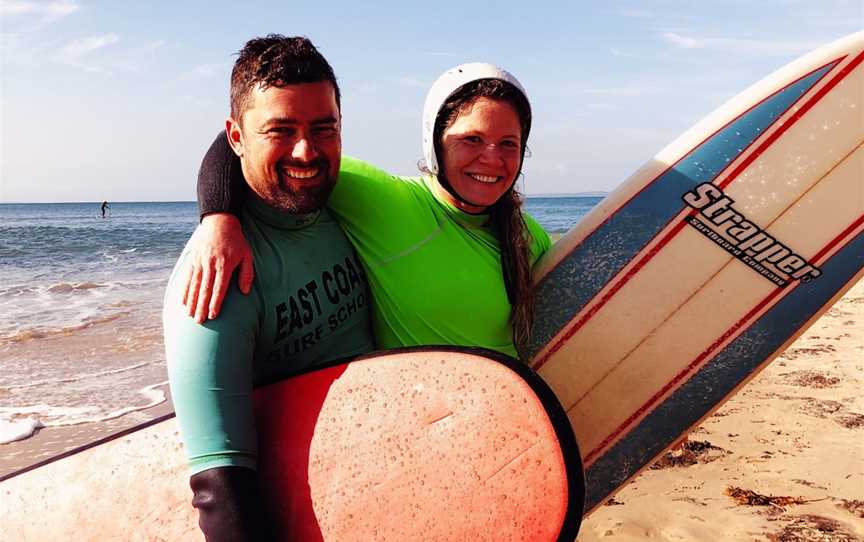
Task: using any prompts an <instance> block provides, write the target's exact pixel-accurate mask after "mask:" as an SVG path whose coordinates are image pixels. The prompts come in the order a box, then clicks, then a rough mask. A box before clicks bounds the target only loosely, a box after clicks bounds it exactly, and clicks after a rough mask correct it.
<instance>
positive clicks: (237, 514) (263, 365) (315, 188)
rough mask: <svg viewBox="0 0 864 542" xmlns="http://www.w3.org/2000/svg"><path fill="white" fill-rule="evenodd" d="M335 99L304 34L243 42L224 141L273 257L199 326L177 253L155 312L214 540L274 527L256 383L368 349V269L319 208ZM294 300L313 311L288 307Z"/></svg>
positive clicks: (197, 497) (336, 115) (332, 161)
mask: <svg viewBox="0 0 864 542" xmlns="http://www.w3.org/2000/svg"><path fill="white" fill-rule="evenodd" d="M339 104H340V98H339V87H338V85H337V83H336V78H335V76H334V75H333V70H332V69H331V67H330V65H329V64H328V63H327V61H326V60H325V59H324V57H323V56H321V54H320V53H319V52H318V51H317V50H316V49H315V47H314V46H313V45H312V43H311V42H309V40H307V39H306V38H289V37H284V36H278V35H270V36H267V37H265V38H258V39H253V40H250V41H249V42H248V43H246V45H245V47H244V48H243V49H242V50H241V51H240V54H239V57H238V58H237V61H236V63H235V65H234V69H233V71H232V74H231V115H230V117H229V118H228V119H227V121H226V131H225V132H226V133H225V136H227V137H225V136H223V137H222V139H223V140H224V141H225V142H226V146H228V145H230V146H229V147H228V148H229V152H233V153H236V155H237V156H239V157H240V161H241V166H240V167H241V168H242V170H243V172H244V173H245V181H244V182H245V184H246V186H247V187H248V191H249V195H248V197H247V198H246V201H245V202H244V204H243V205H242V207H241V212H240V217H239V219H234V220H237V223H238V227H242V228H243V230H244V231H245V232H246V235H247V238H248V240H249V243H250V244H251V246H252V249H253V250H255V251H256V253H257V254H267V255H268V257H267V258H265V259H262V261H260V262H258V273H257V276H256V277H255V279H254V288H253V293H252V294H250V295H242V294H241V293H240V292H239V291H238V290H237V289H236V288H232V289H231V290H229V292H228V293H227V295H226V299H225V303H226V307H229V309H228V310H227V311H226V314H225V315H224V316H223V317H222V318H220V319H218V320H215V321H212V322H206V323H205V324H203V325H201V324H198V323H196V322H195V321H194V320H193V319H191V318H189V317H188V315H187V314H186V311H185V309H184V307H183V306H182V305H180V304H179V303H178V302H177V301H176V298H177V297H179V296H180V293H179V291H178V289H184V290H185V282H184V280H185V276H184V275H183V274H182V269H184V263H185V262H186V261H187V260H188V259H189V258H190V253H189V252H188V251H184V253H183V254H182V255H181V257H180V259H179V261H178V263H177V266H176V267H175V270H174V273H173V274H172V277H171V280H170V282H169V286H168V294H167V295H166V299H169V300H170V301H169V302H167V303H166V304H165V307H164V313H163V319H164V330H165V351H166V356H167V360H168V373H169V379H170V383H171V392H172V396H173V400H174V407H175V409H176V412H177V418H178V421H179V424H180V430H181V434H182V437H183V441H184V444H185V448H186V453H187V456H188V460H189V466H190V470H191V477H190V486H191V488H192V491H193V493H194V496H193V500H192V504H193V506H194V507H196V508H197V509H198V512H199V522H198V523H199V526H200V528H201V530H202V532H203V533H204V535H205V537H206V539H207V540H208V542H215V541H223V540H224V541H228V540H230V541H245V540H254V541H258V540H273V539H276V538H277V536H276V535H274V533H273V530H272V528H271V525H272V524H273V523H272V522H271V519H270V518H269V517H268V513H267V512H266V507H264V506H263V505H262V503H261V498H260V493H259V485H258V483H259V482H258V476H257V474H256V469H257V461H258V454H257V446H258V443H257V436H256V433H255V420H254V418H253V414H252V412H253V408H252V388H253V383H254V384H256V385H257V384H266V383H268V382H273V381H276V380H281V379H284V378H285V377H287V376H291V375H293V374H296V373H297V372H300V371H302V370H304V369H307V368H308V367H310V366H315V365H318V364H321V363H323V362H326V361H329V360H333V359H337V358H344V357H349V356H356V355H358V354H362V353H365V352H368V351H370V350H372V349H373V342H372V335H371V322H370V315H369V292H368V288H367V283H366V277H365V275H364V274H363V272H362V267H361V265H360V263H359V261H358V260H357V257H356V254H355V253H354V251H353V249H352V248H351V244H350V243H349V242H348V239H347V238H346V237H345V234H344V233H343V231H342V230H341V229H340V227H339V225H338V224H337V222H336V221H335V220H334V218H333V217H332V216H331V214H330V213H329V211H327V210H326V209H324V208H323V207H324V204H325V202H326V201H327V197H328V196H329V194H330V192H331V191H332V190H333V186H334V184H335V183H336V178H337V174H338V171H339V163H340V157H341V150H342V139H341V111H340V105H339ZM296 254H304V255H305V257H304V258H296V257H294V256H295V255H296ZM334 277H339V278H342V279H344V281H342V280H340V285H339V290H338V294H339V295H338V297H337V296H333V295H326V294H325V291H330V290H328V288H331V289H332V288H333V285H332V282H333V278H334ZM328 281H329V282H328ZM298 285H302V286H300V289H299V290H298ZM331 293H332V292H331ZM313 299H314V304H313ZM298 300H299V303H300V304H301V305H303V306H304V307H306V308H307V309H308V310H306V311H305V312H304V314H303V315H302V316H297V317H296V318H295V312H296V310H297V307H298Z"/></svg>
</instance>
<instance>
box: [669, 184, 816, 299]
mask: <svg viewBox="0 0 864 542" xmlns="http://www.w3.org/2000/svg"><path fill="white" fill-rule="evenodd" d="M681 199H683V200H684V203H686V204H687V205H689V206H690V207H692V208H693V209H695V210H697V211H699V214H696V215H691V216H688V217H687V218H686V221H687V223H688V224H690V225H691V226H693V227H694V228H696V230H697V231H699V232H700V233H702V234H703V235H704V236H705V237H707V238H709V239H711V240H712V241H714V242H715V243H716V244H717V245H719V246H720V247H721V248H723V249H724V250H726V252H728V253H730V254H732V255H733V256H735V257H736V258H738V259H739V260H741V261H742V262H744V263H745V264H747V265H748V266H750V267H751V268H752V269H753V270H755V271H756V272H758V273H759V274H760V275H762V276H763V277H765V278H767V279H768V280H770V281H771V282H773V283H774V284H776V285H778V286H786V284H788V283H789V281H790V280H800V281H801V282H809V281H810V280H812V279H814V278H816V277H818V276H819V275H821V274H822V271H821V270H820V269H819V268H818V267H816V266H814V265H811V264H810V263H809V262H808V261H807V260H806V259H805V258H803V257H802V256H800V255H798V254H796V253H795V252H793V251H792V249H790V248H789V247H787V246H786V245H784V244H783V243H781V242H780V241H778V240H777V239H775V238H774V237H772V236H770V235H768V233H766V232H765V230H763V229H762V228H760V227H759V226H757V225H755V224H753V223H752V222H750V221H749V220H747V219H746V218H745V216H744V215H743V214H742V213H741V212H740V211H738V210H737V209H735V208H734V207H732V204H733V203H735V200H733V199H732V198H730V197H729V196H727V195H726V194H724V193H723V191H722V190H721V189H720V188H718V187H716V186H714V185H713V184H711V183H702V184H700V185H699V186H697V187H696V188H694V189H693V190H691V191H690V192H687V193H686V194H684V195H683V196H681Z"/></svg>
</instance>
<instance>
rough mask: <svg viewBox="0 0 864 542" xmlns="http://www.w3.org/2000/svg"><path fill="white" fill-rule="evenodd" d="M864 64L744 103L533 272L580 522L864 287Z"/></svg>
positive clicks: (854, 57) (792, 70)
mask: <svg viewBox="0 0 864 542" xmlns="http://www.w3.org/2000/svg"><path fill="white" fill-rule="evenodd" d="M862 49H864V33H857V34H854V35H852V36H849V37H847V38H845V39H842V40H839V41H837V42H835V43H832V44H830V45H827V46H825V47H823V48H821V49H819V50H817V51H815V52H813V53H811V54H808V55H806V56H804V57H802V58H801V59H799V60H797V61H795V62H793V63H791V64H789V65H788V66H786V67H784V68H782V69H781V70H779V71H777V72H776V73H774V74H772V75H770V76H769V77H767V78H765V79H764V80H762V81H760V82H759V83H757V84H755V85H753V86H752V87H751V88H749V89H747V90H746V91H744V92H743V93H741V94H740V95H738V96H736V97H735V98H733V99H732V100H730V101H729V102H728V103H726V104H725V105H723V106H722V107H720V108H719V109H718V110H717V111H715V112H714V113H712V114H711V115H709V116H708V117H707V118H705V119H704V120H703V121H701V122H699V123H698V124H697V125H696V126H694V127H693V128H692V129H690V130H689V131H688V132H686V133H685V134H683V135H682V136H681V137H679V138H678V139H677V140H676V141H674V142H673V143H672V144H670V145H669V146H668V147H667V148H665V149H664V150H662V151H661V152H660V153H658V154H657V155H656V156H655V157H654V158H653V159H652V160H651V161H649V162H648V163H647V164H645V165H644V166H643V167H642V168H641V169H640V170H639V171H637V172H636V173H635V174H634V175H633V176H632V177H631V178H630V179H628V180H627V181H626V182H625V183H624V184H623V185H621V186H620V187H619V188H618V189H617V190H615V191H614V192H613V193H612V194H610V195H609V196H608V197H607V198H606V199H605V200H603V201H602V202H601V203H600V204H599V205H598V206H597V207H596V208H595V209H593V210H592V212H591V213H590V214H589V215H587V216H586V217H585V218H584V220H582V222H580V223H579V224H578V225H577V226H576V227H575V228H574V229H573V230H572V231H570V232H569V233H568V234H567V235H566V236H565V237H564V238H562V239H561V240H560V241H559V242H558V243H557V244H556V245H555V247H553V250H552V251H551V253H550V254H549V255H548V256H547V257H546V259H545V260H544V261H543V262H541V264H540V266H539V269H538V270H537V273H536V276H535V279H536V281H537V282H538V301H537V321H536V324H535V328H534V333H533V343H532V344H531V346H530V348H529V349H528V351H527V354H529V355H530V357H531V358H532V360H533V361H532V366H533V367H534V368H535V369H536V370H537V371H539V373H540V375H541V376H542V377H543V378H544V379H545V380H546V381H547V382H548V383H549V385H550V386H551V387H552V388H553V390H554V391H555V393H556V395H557V396H558V398H559V400H560V401H561V403H562V405H563V406H564V408H565V409H566V410H567V412H568V416H569V418H570V421H571V423H572V425H573V429H574V432H575V434H576V436H577V440H578V441H579V446H580V449H581V450H582V452H583V454H584V463H585V467H586V484H587V504H586V508H587V509H589V510H590V509H592V508H594V507H596V506H597V505H598V504H600V503H602V502H603V501H605V500H606V499H607V498H608V497H609V496H611V495H612V494H613V493H614V492H615V491H617V490H618V489H620V488H621V486H622V485H623V484H624V483H625V482H626V481H627V480H629V479H631V478H632V477H633V476H635V475H636V474H637V473H638V472H639V471H640V470H641V469H643V468H644V467H646V466H647V465H648V464H650V463H651V462H652V461H653V460H654V459H655V458H656V457H658V456H659V455H660V454H661V453H662V452H663V451H664V450H666V449H667V448H668V447H670V446H671V445H672V444H673V443H675V442H676V441H677V440H679V439H680V437H681V436H682V435H684V434H686V433H687V432H688V431H689V430H690V429H691V428H693V427H694V426H695V425H696V424H698V423H699V422H700V421H701V420H703V419H704V418H705V417H707V416H708V415H709V414H710V413H711V412H713V411H714V410H716V409H717V408H718V407H719V405H720V404H721V403H723V401H725V400H726V399H727V398H728V397H729V396H730V395H731V394H733V393H734V392H735V391H736V390H737V389H739V388H740V387H741V386H742V385H743V384H744V383H746V382H747V381H749V380H750V379H751V378H753V376H755V375H756V373H757V372H758V371H759V370H760V369H762V368H763V367H764V366H765V365H766V364H767V363H768V362H770V361H771V360H772V359H773V358H774V357H775V356H776V355H777V354H779V353H780V352H782V351H783V350H784V349H785V348H786V347H787V346H788V345H789V344H790V343H791V342H792V341H793V340H794V339H795V338H796V337H798V336H799V335H800V334H801V333H802V332H803V331H804V330H805V329H806V328H807V327H808V326H809V325H810V324H811V323H812V322H814V321H815V320H816V319H817V318H818V317H819V315H820V314H822V313H823V312H824V311H825V310H827V308H828V307H830V306H831V305H832V304H833V302H834V301H835V300H836V299H837V298H838V297H839V296H840V295H842V294H843V292H845V291H846V290H848V289H849V288H850V287H851V286H852V285H853V284H854V283H855V282H856V281H857V280H859V279H860V278H861V276H862V273H864V271H862V269H864V147H862V145H864V65H862V59H864V52H862Z"/></svg>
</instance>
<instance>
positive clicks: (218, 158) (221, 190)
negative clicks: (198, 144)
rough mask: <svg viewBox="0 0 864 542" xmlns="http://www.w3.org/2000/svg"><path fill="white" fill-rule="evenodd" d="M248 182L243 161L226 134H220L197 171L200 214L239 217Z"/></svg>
mask: <svg viewBox="0 0 864 542" xmlns="http://www.w3.org/2000/svg"><path fill="white" fill-rule="evenodd" d="M246 189H247V186H246V180H245V179H244V178H243V168H241V167H240V159H239V158H237V155H236V154H234V151H233V150H232V149H231V145H229V144H228V138H227V137H226V136H225V132H219V134H217V135H216V139H215V140H214V141H213V144H212V145H210V148H209V149H207V154H205V155H204V160H202V161H201V169H199V170H198V213H199V215H200V218H204V215H207V214H210V213H231V214H233V215H236V214H237V213H238V211H239V210H240V207H241V205H242V204H243V201H244V199H245V196H246Z"/></svg>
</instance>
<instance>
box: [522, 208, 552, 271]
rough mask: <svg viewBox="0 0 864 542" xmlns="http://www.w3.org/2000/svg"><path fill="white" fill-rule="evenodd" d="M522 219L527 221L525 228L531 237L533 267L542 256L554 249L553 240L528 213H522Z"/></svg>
mask: <svg viewBox="0 0 864 542" xmlns="http://www.w3.org/2000/svg"><path fill="white" fill-rule="evenodd" d="M522 217H523V218H524V219H525V226H526V227H527V228H528V234H529V235H530V236H531V265H534V264H535V263H537V260H539V259H540V257H541V256H543V255H544V254H546V252H548V251H549V249H550V248H552V240H551V239H550V238H549V234H548V233H546V230H544V229H543V226H541V225H540V224H539V223H538V222H537V221H536V220H534V217H532V216H531V215H529V214H527V213H522Z"/></svg>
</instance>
